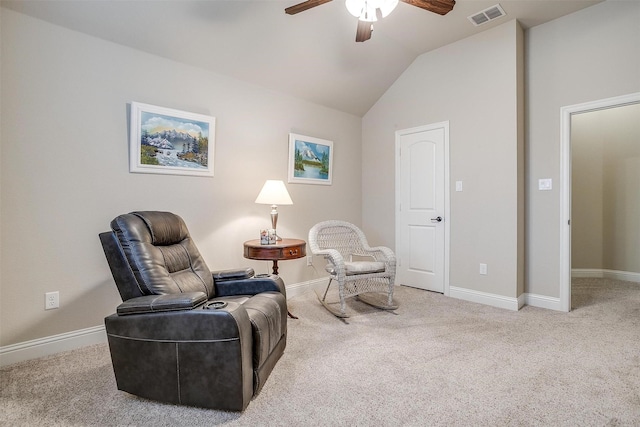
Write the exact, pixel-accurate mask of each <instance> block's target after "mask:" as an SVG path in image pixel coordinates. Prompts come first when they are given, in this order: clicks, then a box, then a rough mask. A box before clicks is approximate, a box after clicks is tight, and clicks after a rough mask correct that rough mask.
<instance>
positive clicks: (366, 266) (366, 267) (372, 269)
mask: <svg viewBox="0 0 640 427" xmlns="http://www.w3.org/2000/svg"><path fill="white" fill-rule="evenodd" d="M344 267H345V270H346V273H347V276H353V275H355V274H370V273H381V272H383V271H384V262H380V261H355V262H345V263H344ZM325 270H326V271H327V273H329V274H336V270H335V267H334V266H333V264H327V266H326V267H325Z"/></svg>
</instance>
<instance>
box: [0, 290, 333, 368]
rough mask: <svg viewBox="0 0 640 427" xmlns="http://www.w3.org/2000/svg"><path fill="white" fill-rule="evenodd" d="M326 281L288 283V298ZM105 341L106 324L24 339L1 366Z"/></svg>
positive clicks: (2, 351) (2, 354) (8, 349)
mask: <svg viewBox="0 0 640 427" xmlns="http://www.w3.org/2000/svg"><path fill="white" fill-rule="evenodd" d="M326 283H327V279H326V278H322V279H315V280H309V281H307V282H301V283H294V284H292V285H287V298H293V297H295V296H297V295H300V294H302V293H304V292H306V291H307V290H309V289H313V288H314V287H316V286H322V285H323V284H326ZM105 342H107V333H106V331H105V329H104V325H101V326H94V327H92V328H86V329H80V330H77V331H71V332H65V333H63V334H58V335H51V336H48V337H44V338H38V339H35V340H31V341H24V342H21V343H17V344H11V345H7V346H4V347H0V366H7V365H12V364H14V363H19V362H24V361H27V360H31V359H37V358H39V357H44V356H49V355H51V354H56V353H61V352H63V351H69V350H75V349H76V348H80V347H84V346H87V345H93V344H100V343H105Z"/></svg>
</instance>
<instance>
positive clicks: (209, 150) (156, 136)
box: [129, 102, 216, 177]
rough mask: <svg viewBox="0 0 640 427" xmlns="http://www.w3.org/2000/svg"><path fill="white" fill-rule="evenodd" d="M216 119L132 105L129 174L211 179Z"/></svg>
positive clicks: (167, 109)
mask: <svg viewBox="0 0 640 427" xmlns="http://www.w3.org/2000/svg"><path fill="white" fill-rule="evenodd" d="M215 124H216V119H215V117H211V116H207V115H204V114H196V113H189V112H186V111H180V110H174V109H171V108H165V107H159V106H156V105H149V104H143V103H140V102H132V103H131V135H130V141H129V171H130V172H133V173H154V174H169V175H191V176H206V177H213V167H214V148H215Z"/></svg>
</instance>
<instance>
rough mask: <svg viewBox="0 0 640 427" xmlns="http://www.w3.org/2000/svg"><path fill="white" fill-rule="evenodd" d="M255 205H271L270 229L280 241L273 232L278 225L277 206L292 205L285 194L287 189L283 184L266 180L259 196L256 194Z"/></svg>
mask: <svg viewBox="0 0 640 427" xmlns="http://www.w3.org/2000/svg"><path fill="white" fill-rule="evenodd" d="M256 203H260V204H263V205H271V228H273V230H274V232H275V233H276V239H277V240H282V239H281V238H280V237H279V236H278V233H277V232H276V231H275V230H276V225H277V224H278V205H292V204H293V201H292V200H291V196H289V192H287V187H285V186H284V182H282V181H278V180H274V179H268V180H267V182H265V183H264V186H263V187H262V190H260V194H258V197H257V198H256Z"/></svg>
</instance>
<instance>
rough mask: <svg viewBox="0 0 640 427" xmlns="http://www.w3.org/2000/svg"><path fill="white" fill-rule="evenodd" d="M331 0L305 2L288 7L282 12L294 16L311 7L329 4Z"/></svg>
mask: <svg viewBox="0 0 640 427" xmlns="http://www.w3.org/2000/svg"><path fill="white" fill-rule="evenodd" d="M330 1H331V0H307V1H303V2H302V3H298V4H295V5H293V6H289V7H288V8H286V9H285V10H284V11H285V13H286V14H287V15H295V14H296V13H300V12H304V11H305V10H307V9H311V8H312V7H316V6H320V5H321V4H325V3H329V2H330Z"/></svg>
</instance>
